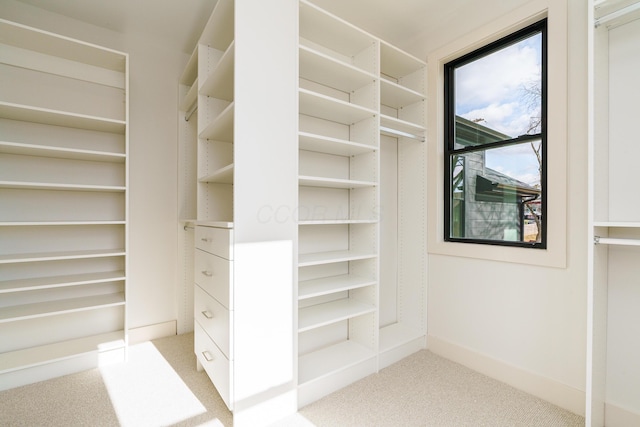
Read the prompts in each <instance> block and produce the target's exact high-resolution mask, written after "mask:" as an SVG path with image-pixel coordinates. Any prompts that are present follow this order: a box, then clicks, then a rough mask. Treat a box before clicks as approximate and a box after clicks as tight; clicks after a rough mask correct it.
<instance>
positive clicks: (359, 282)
mask: <svg viewBox="0 0 640 427" xmlns="http://www.w3.org/2000/svg"><path fill="white" fill-rule="evenodd" d="M376 283H377V281H376V280H375V279H369V278H366V277H361V276H356V275H354V274H343V275H340V276H331V277H322V278H320V279H312V280H303V281H300V282H299V283H298V299H299V300H304V299H307V298H313V297H317V296H321V295H328V294H333V293H336V292H342V291H348V290H351V289H358V288H363V287H365V286H373V285H375V284H376ZM0 289H1V288H0Z"/></svg>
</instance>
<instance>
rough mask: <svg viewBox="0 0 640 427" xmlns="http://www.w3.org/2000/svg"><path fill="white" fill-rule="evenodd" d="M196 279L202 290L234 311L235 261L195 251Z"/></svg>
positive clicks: (198, 250)
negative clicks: (232, 290) (233, 284)
mask: <svg viewBox="0 0 640 427" xmlns="http://www.w3.org/2000/svg"><path fill="white" fill-rule="evenodd" d="M194 266H195V271H194V278H195V281H196V283H197V284H198V285H200V287H201V288H202V289H204V290H205V291H206V292H207V293H208V294H209V295H211V296H212V297H214V298H215V299H217V300H218V302H219V303H221V304H222V305H224V306H225V307H226V308H228V309H230V310H233V292H231V289H230V288H231V286H232V283H233V261H228V260H226V259H224V258H220V257H219V256H216V255H211V254H210V253H207V252H204V251H202V250H200V249H196V250H195V260H194Z"/></svg>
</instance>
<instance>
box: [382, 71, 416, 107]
mask: <svg viewBox="0 0 640 427" xmlns="http://www.w3.org/2000/svg"><path fill="white" fill-rule="evenodd" d="M380 92H381V93H380V103H381V104H383V105H387V106H389V107H392V108H395V109H396V110H397V109H400V108H403V107H405V106H407V105H411V104H415V103H416V102H422V101H424V99H425V98H426V96H425V95H424V94H422V93H419V92H416V91H415V90H412V89H409V88H407V87H404V86H401V85H399V84H397V83H394V82H392V81H390V80H387V79H381V80H380Z"/></svg>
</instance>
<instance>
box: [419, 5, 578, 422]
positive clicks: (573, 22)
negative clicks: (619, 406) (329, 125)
mask: <svg viewBox="0 0 640 427" xmlns="http://www.w3.org/2000/svg"><path fill="white" fill-rule="evenodd" d="M536 2H537V0H532V1H530V2H528V3H527V6H529V5H532V4H534V3H536ZM556 4H557V3H556ZM565 16H566V18H565V19H566V20H567V25H568V48H567V53H566V57H567V61H568V62H567V64H566V65H567V67H568V68H567V69H568V72H566V76H562V77H563V78H565V79H567V80H568V83H567V86H566V88H565V87H560V88H557V89H558V90H559V91H560V92H562V96H564V95H565V93H564V90H565V89H566V99H567V100H568V101H567V106H566V108H567V110H566V111H567V112H566V126H567V128H566V132H565V133H564V135H562V134H560V135H559V136H560V137H557V138H554V141H555V143H559V144H564V143H565V142H566V149H567V151H566V154H567V157H566V158H567V161H566V166H565V165H564V164H560V165H556V166H555V168H556V171H557V172H560V171H562V169H561V168H563V167H564V168H565V169H566V183H565V182H563V181H564V180H563V179H558V180H554V178H553V175H550V179H549V185H550V186H554V185H555V186H563V187H562V190H563V192H565V193H566V196H565V197H564V198H563V199H560V200H558V199H556V200H555V202H556V203H560V204H563V206H557V205H556V208H557V207H560V208H561V209H559V210H558V212H559V214H562V215H563V216H562V217H561V218H560V221H561V222H560V224H558V225H559V226H558V227H557V233H566V234H565V236H566V250H563V251H562V254H564V253H565V252H566V263H565V262H560V263H557V264H558V265H561V266H560V267H558V266H553V267H552V266H548V265H552V264H553V263H549V264H547V265H545V264H544V262H541V263H533V264H534V265H531V263H530V264H529V265H527V264H526V263H522V262H506V261H498V260H496V259H499V258H500V256H501V255H502V253H501V252H502V251H504V254H508V251H510V250H511V251H513V249H509V248H499V247H493V248H491V249H483V248H481V247H480V248H477V251H476V252H477V254H476V255H477V256H474V257H473V258H469V257H462V256H455V255H454V254H452V253H451V251H448V253H445V252H446V251H445V252H443V251H440V250H437V249H439V248H440V249H441V247H442V244H439V245H432V244H431V241H432V240H433V239H436V237H434V233H437V234H438V235H439V236H441V235H442V229H441V225H440V226H435V225H434V223H433V222H432V221H436V220H435V219H434V218H433V217H431V218H429V221H430V228H429V231H430V233H431V234H430V253H429V254H428V259H429V267H428V274H429V275H428V283H429V292H428V322H427V328H428V335H429V341H428V346H429V348H431V349H432V350H433V351H436V352H439V353H442V354H445V355H447V356H448V357H451V358H453V359H455V360H458V361H460V362H461V363H464V364H467V365H469V366H472V367H473V368H475V369H477V370H480V371H483V372H485V373H487V374H489V375H492V376H494V377H496V378H499V379H501V380H503V381H506V382H509V383H511V384H512V385H515V386H516V387H518V388H521V389H524V390H526V391H529V392H531V393H534V394H537V395H539V396H541V397H542V398H544V399H547V400H550V401H552V402H554V403H556V404H559V405H561V406H564V407H565V408H567V409H570V410H572V411H574V412H577V413H582V414H584V390H585V366H586V357H585V349H586V283H587V244H588V242H587V186H586V183H587V146H586V141H587V138H586V136H587V134H586V130H587V128H586V113H587V111H586V106H587V100H586V96H587V90H586V89H587V86H586V84H587V82H586V70H587V67H586V41H587V37H586V35H587V33H586V31H587V27H586V2H583V1H582V0H569V1H568V13H567V14H566V15H565ZM459 18H460V19H459V21H458V25H460V26H461V27H464V26H467V27H468V28H478V25H477V23H472V22H471V21H472V20H473V19H474V17H473V16H468V17H464V16H462V15H459ZM500 19H501V18H500V16H498V15H496V17H495V19H494V21H500ZM554 25H555V24H554ZM459 33H460V29H453V30H452V34H459ZM476 40H477V39H476ZM450 42H454V40H450ZM552 42H553V41H552ZM550 55H551V54H550ZM551 58H552V59H551V61H562V60H563V59H564V58H562V57H558V58H553V57H551ZM429 62H430V64H429V65H430V72H431V71H432V68H431V67H433V63H432V58H431V57H429ZM552 66H553V65H552ZM429 79H430V87H429V94H428V97H429V99H432V100H433V99H434V98H436V97H437V96H436V95H437V88H436V87H434V84H433V83H434V80H433V74H430V77H429ZM432 107H435V105H434V104H430V109H429V127H430V128H433V127H437V126H441V125H440V123H438V122H437V120H436V119H434V117H435V115H436V113H435V111H434V109H433V108H432ZM551 108H553V107H551ZM554 119H556V120H557V119H558V117H555V118H554ZM434 135H437V133H431V132H430V136H431V139H430V140H429V144H430V147H434V146H435V145H437V144H440V145H441V144H442V141H441V140H438V138H437V137H436V138H433V136H434ZM565 135H566V136H565ZM429 155H430V156H431V158H430V159H429V162H430V163H429V164H430V169H429V176H428V181H429V182H430V183H431V184H430V187H429V188H430V190H431V192H430V194H429V200H430V203H432V205H431V207H430V211H429V212H430V214H433V213H435V212H438V210H441V209H442V201H441V200H436V199H434V197H436V198H439V196H436V194H437V193H439V194H442V192H441V190H440V189H439V188H438V185H439V184H433V183H441V182H442V178H441V177H439V176H438V173H439V170H438V169H436V168H433V167H431V166H432V165H434V162H441V161H442V160H441V159H440V158H435V159H434V156H435V157H437V149H431V150H430V153H429ZM565 185H566V187H564V186H565ZM565 190H566V191H565ZM551 200H553V199H551ZM565 209H566V226H565V218H564V214H563V212H562V211H563V210H565ZM440 224H441V223H440ZM556 237H558V235H551V236H550V238H551V239H555V238H556ZM445 245H446V244H445ZM467 246H469V245H467ZM436 247H437V248H436ZM434 248H435V249H434ZM495 248H498V249H495ZM493 250H496V251H497V252H498V253H497V256H495V257H493V258H494V260H489V259H486V258H485V259H483V258H484V257H483V252H486V253H488V252H490V251H493ZM504 258H509V256H508V255H506V256H505V257H504ZM535 264H537V265H535ZM565 264H566V265H565ZM563 265H564V266H563Z"/></svg>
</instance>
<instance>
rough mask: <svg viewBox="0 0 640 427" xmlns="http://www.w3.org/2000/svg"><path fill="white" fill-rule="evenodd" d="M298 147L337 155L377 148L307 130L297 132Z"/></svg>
mask: <svg viewBox="0 0 640 427" xmlns="http://www.w3.org/2000/svg"><path fill="white" fill-rule="evenodd" d="M298 147H299V148H300V150H307V151H315V152H317V153H324V154H335V155H337V156H357V155H359V154H365V153H371V152H374V151H376V150H377V148H376V147H374V146H371V145H368V144H362V143H359V142H354V141H347V140H344V139H338V138H332V137H329V136H324V135H316V134H313V133H308V132H300V133H299V134H298Z"/></svg>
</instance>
